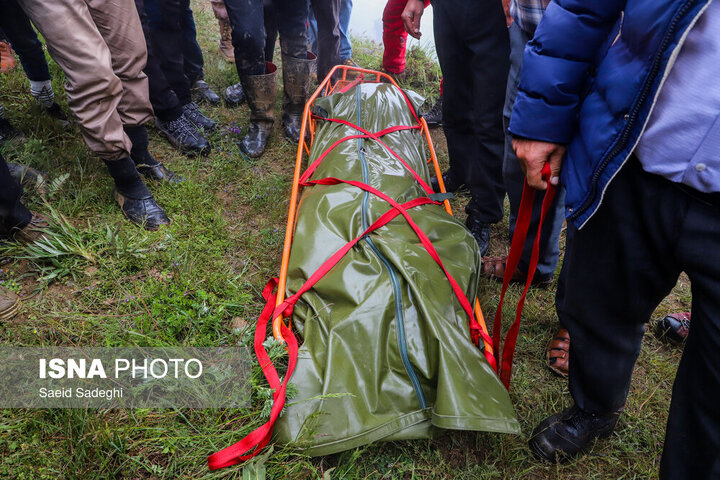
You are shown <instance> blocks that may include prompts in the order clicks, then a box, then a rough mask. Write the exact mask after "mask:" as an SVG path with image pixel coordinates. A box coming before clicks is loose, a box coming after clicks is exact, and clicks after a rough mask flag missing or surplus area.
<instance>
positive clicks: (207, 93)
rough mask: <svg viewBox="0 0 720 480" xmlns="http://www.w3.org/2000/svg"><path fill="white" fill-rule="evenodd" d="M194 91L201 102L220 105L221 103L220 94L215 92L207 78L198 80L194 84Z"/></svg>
mask: <svg viewBox="0 0 720 480" xmlns="http://www.w3.org/2000/svg"><path fill="white" fill-rule="evenodd" d="M192 93H193V94H194V95H195V97H196V98H197V99H198V101H201V102H207V103H209V104H210V105H218V104H219V103H220V95H218V94H217V93H215V92H214V91H213V89H212V88H210V85H208V84H207V82H205V80H197V81H196V82H195V83H193V84H192Z"/></svg>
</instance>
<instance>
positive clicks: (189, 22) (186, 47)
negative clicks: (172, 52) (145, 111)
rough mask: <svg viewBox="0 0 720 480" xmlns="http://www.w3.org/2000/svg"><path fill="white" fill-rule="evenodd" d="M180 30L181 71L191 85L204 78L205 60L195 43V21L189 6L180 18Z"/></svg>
mask: <svg viewBox="0 0 720 480" xmlns="http://www.w3.org/2000/svg"><path fill="white" fill-rule="evenodd" d="M180 28H182V33H183V70H184V71H185V76H186V77H187V78H188V80H189V81H190V85H192V84H193V83H195V82H197V81H198V80H202V79H203V78H204V77H205V74H204V72H203V69H204V68H205V59H203V53H202V49H201V48H200V45H199V44H198V42H197V29H196V28H195V19H194V18H193V12H192V10H190V5H189V4H188V7H187V8H186V9H185V11H184V12H183V13H182V16H181V17H180Z"/></svg>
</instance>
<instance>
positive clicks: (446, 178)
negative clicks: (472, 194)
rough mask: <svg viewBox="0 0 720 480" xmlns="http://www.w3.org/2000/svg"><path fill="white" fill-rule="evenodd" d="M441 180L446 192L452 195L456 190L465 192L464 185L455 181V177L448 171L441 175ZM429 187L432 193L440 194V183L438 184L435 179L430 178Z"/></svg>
mask: <svg viewBox="0 0 720 480" xmlns="http://www.w3.org/2000/svg"><path fill="white" fill-rule="evenodd" d="M442 179H443V184H444V185H445V191H446V192H450V193H454V192H457V191H458V190H466V188H465V184H464V183H463V182H461V181H460V180H457V179H455V176H454V175H453V174H452V172H451V171H450V170H447V171H446V172H445V173H443V176H442ZM430 186H431V187H432V189H433V191H434V192H436V193H440V183H439V182H438V179H437V177H430Z"/></svg>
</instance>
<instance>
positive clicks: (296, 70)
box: [282, 52, 317, 143]
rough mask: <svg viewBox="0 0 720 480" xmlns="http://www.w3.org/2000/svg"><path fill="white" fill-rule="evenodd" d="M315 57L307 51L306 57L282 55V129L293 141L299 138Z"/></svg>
mask: <svg viewBox="0 0 720 480" xmlns="http://www.w3.org/2000/svg"><path fill="white" fill-rule="evenodd" d="M316 59H317V57H315V55H314V54H312V53H310V52H308V53H307V58H295V57H290V56H287V55H283V57H282V62H283V130H284V131H285V136H286V137H287V138H289V139H290V140H292V141H293V142H296V143H297V142H298V141H299V140H300V123H301V122H302V114H303V109H304V108H305V102H306V101H307V99H308V97H309V96H310V80H311V78H312V72H313V68H314V67H315V62H316Z"/></svg>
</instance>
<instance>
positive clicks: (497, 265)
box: [482, 255, 553, 288]
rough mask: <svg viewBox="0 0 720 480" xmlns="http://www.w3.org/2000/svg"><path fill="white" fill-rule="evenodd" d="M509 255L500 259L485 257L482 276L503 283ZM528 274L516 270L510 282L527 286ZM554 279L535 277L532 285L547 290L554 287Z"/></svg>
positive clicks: (499, 257)
mask: <svg viewBox="0 0 720 480" xmlns="http://www.w3.org/2000/svg"><path fill="white" fill-rule="evenodd" d="M507 259H508V257H507V255H500V256H498V257H483V258H482V274H483V275H485V276H486V277H489V278H492V279H493V280H497V281H499V282H502V281H503V278H504V277H505V267H506V266H507ZM526 277H527V276H526V274H525V273H523V272H521V271H520V270H518V269H516V270H515V273H513V276H512V278H511V279H510V281H511V282H512V283H522V284H525V279H526ZM552 282H553V277H552V276H551V277H550V278H545V277H541V276H539V275H537V274H536V275H535V276H534V277H533V281H532V285H533V286H534V287H539V288H547V287H549V286H550V285H552Z"/></svg>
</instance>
